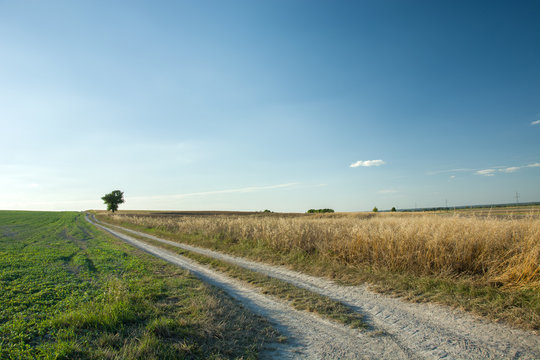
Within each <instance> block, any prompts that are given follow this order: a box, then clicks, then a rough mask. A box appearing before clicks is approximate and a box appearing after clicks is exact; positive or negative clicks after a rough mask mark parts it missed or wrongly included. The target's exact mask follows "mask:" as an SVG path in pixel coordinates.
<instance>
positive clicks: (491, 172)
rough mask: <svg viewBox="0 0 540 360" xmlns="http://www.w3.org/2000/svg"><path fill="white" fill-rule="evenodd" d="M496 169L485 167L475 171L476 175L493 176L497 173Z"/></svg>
mask: <svg viewBox="0 0 540 360" xmlns="http://www.w3.org/2000/svg"><path fill="white" fill-rule="evenodd" d="M495 171H496V170H495V169H485V170H478V171H477V172H475V174H476V175H483V176H493V175H495V174H494V173H495Z"/></svg>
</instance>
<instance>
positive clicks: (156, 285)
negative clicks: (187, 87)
mask: <svg viewBox="0 0 540 360" xmlns="http://www.w3.org/2000/svg"><path fill="white" fill-rule="evenodd" d="M277 336H278V334H277V333H276V332H275V330H273V329H272V328H271V327H270V325H269V324H268V323H267V322H266V321H265V320H264V319H262V318H260V317H257V316H255V315H253V314H252V313H250V312H248V311H247V310H245V309H243V308H241V307H240V306H238V305H237V304H235V303H233V302H232V301H231V300H230V299H229V298H228V297H227V296H226V295H224V294H223V293H221V292H220V291H218V290H216V289H214V288H211V287H208V286H206V285H204V284H203V283H201V282H200V281H199V280H197V279H196V278H194V277H193V276H191V275H189V273H187V272H186V271H184V270H182V269H180V268H178V267H176V266H173V265H170V264H167V263H165V262H163V261H161V260H159V259H156V258H153V257H151V256H150V255H147V254H146V253H143V252H141V251H139V250H136V249H134V248H132V247H129V246H127V245H125V244H123V243H121V242H120V241H118V240H116V239H114V238H111V237H110V236H108V235H106V234H104V233H102V232H100V231H98V230H96V229H94V228H93V227H92V226H91V225H89V224H88V223H87V222H86V221H85V220H84V218H83V216H82V214H79V213H73V212H64V213H52V212H9V211H0V358H1V359H21V358H22V359H24V358H32V359H33V358H45V359H73V358H77V359H124V358H127V359H130V358H133V359H135V358H144V359H178V358H180V359H182V358H188V359H192V358H201V359H203V358H204V359H207V358H214V359H220V358H256V357H257V354H258V351H259V350H260V349H261V347H262V345H263V344H264V343H265V342H267V341H274V340H275V339H276V338H277Z"/></svg>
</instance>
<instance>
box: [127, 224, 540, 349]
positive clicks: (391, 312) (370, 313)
mask: <svg viewBox="0 0 540 360" xmlns="http://www.w3.org/2000/svg"><path fill="white" fill-rule="evenodd" d="M118 228H119V229H122V231H126V232H129V233H132V234H136V235H138V236H143V237H146V238H149V239H152V240H155V241H159V242H162V243H165V244H168V245H173V246H176V247H179V248H182V249H185V250H189V251H193V252H196V253H199V254H202V255H205V256H209V257H213V258H216V259H219V260H223V261H227V262H231V263H233V264H236V265H239V266H242V267H244V268H246V269H249V270H252V271H257V272H260V273H263V274H265V275H268V276H271V277H275V278H277V279H280V280H283V281H287V282H289V283H291V284H293V285H296V286H298V287H303V288H305V289H308V290H310V291H313V292H316V293H319V294H321V295H325V296H328V297H330V298H332V299H334V300H337V301H340V302H342V303H344V304H346V305H348V306H350V307H352V308H353V309H356V310H357V311H359V312H361V313H362V314H364V315H365V316H366V318H367V319H368V322H370V323H371V324H372V326H373V327H374V328H375V329H377V330H379V331H382V332H384V333H387V334H388V335H389V336H388V338H390V339H392V341H393V342H394V343H395V344H396V345H397V346H399V347H400V349H401V351H402V352H403V353H404V354H407V356H408V357H411V356H419V357H425V358H429V359H442V358H451V359H471V358H475V359H476V358H481V359H540V337H538V336H537V335H535V334H533V333H532V332H527V331H523V330H518V329H513V328H510V327H508V326H504V325H501V324H496V323H491V322H489V321H486V320H483V319H479V318H475V317H473V316H472V315H470V314H466V313H464V312H461V311H458V310H453V309H449V308H446V307H443V306H440V305H437V304H425V303H423V304H414V303H407V302H405V301H402V300H400V299H395V298H390V297H388V296H384V295H381V294H377V293H375V292H372V291H370V290H368V289H367V287H366V286H341V285H337V284H335V283H334V282H332V281H330V280H326V279H322V278H318V277H314V276H310V275H306V274H302V273H299V272H296V271H292V270H289V269H286V268H283V267H278V266H272V265H268V264H262V263H258V262H254V261H249V260H246V259H244V258H239V257H235V256H231V255H227V254H223V253H219V252H216V251H212V250H209V249H204V248H198V247H195V246H191V245H187V244H181V243H177V242H174V241H169V240H164V239H160V238H158V237H156V236H152V235H148V234H145V233H142V232H139V231H135V230H131V229H127V228H123V227H118ZM381 357H384V356H381Z"/></svg>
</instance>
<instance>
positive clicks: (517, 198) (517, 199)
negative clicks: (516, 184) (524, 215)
mask: <svg viewBox="0 0 540 360" xmlns="http://www.w3.org/2000/svg"><path fill="white" fill-rule="evenodd" d="M516 205H519V193H518V192H517V191H516Z"/></svg>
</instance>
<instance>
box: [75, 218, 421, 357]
mask: <svg viewBox="0 0 540 360" xmlns="http://www.w3.org/2000/svg"><path fill="white" fill-rule="evenodd" d="M86 220H87V221H89V222H90V223H92V224H94V225H95V226H97V227H99V228H101V229H103V230H105V231H107V232H108V233H110V234H112V235H114V236H115V237H117V238H119V239H121V240H123V241H125V242H127V243H129V244H131V245H133V246H135V247H137V248H139V249H141V250H143V251H145V252H147V253H149V254H152V255H154V256H157V257H159V258H161V259H163V260H165V261H168V262H170V263H173V264H175V265H178V266H181V267H182V268H185V269H187V270H189V271H190V272H191V273H193V274H194V275H195V276H197V277H199V278H200V279H201V280H202V281H204V282H206V283H208V284H211V285H213V286H216V287H219V288H221V289H223V290H224V291H225V292H226V293H227V294H229V295H230V296H231V297H232V298H234V299H235V300H237V301H238V302H240V303H242V304H243V305H244V306H245V307H247V308H248V309H250V310H251V311H253V312H255V313H257V314H259V315H261V316H264V317H266V318H267V319H269V320H270V322H271V323H272V324H273V325H274V326H275V327H276V328H277V329H278V330H279V331H280V332H281V333H282V334H283V335H285V336H286V337H287V338H288V341H287V342H286V343H284V344H269V346H267V348H266V349H265V351H263V353H262V354H261V357H262V358H268V359H270V358H279V359H381V358H385V359H410V358H416V356H414V354H412V353H411V352H410V351H408V350H407V349H402V348H401V347H400V345H399V344H396V343H395V342H394V341H393V340H392V339H391V338H390V337H387V336H383V335H381V334H378V333H374V332H369V331H361V330H355V329H351V328H348V327H345V326H342V325H340V324H337V323H333V322H330V321H327V320H324V319H321V318H319V317H318V316H315V315H312V314H309V313H305V312H301V311H297V310H294V309H293V308H292V307H291V306H289V305H288V304H285V303H283V302H281V301H278V300H275V299H274V298H272V297H269V296H266V295H263V294H261V293H260V292H258V291H257V290H255V289H253V288H251V287H249V286H246V284H244V283H241V282H239V281H237V280H234V279H232V278H230V277H228V276H225V275H223V274H220V273H218V272H215V271H213V270H210V269H208V268H207V267H205V266H202V265H200V264H198V263H197V262H195V261H192V260H190V259H188V258H185V257H183V256H181V255H178V254H175V253H173V252H170V251H167V250H164V249H161V248H159V247H156V246H152V245H149V244H146V243H144V242H143V241H140V240H137V239H135V238H132V237H130V236H128V235H125V234H122V233H120V232H118V231H115V230H113V229H112V228H109V227H107V226H103V225H101V224H98V223H97V222H96V220H95V218H94V219H90V218H89V217H88V216H86Z"/></svg>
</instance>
